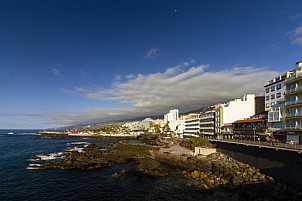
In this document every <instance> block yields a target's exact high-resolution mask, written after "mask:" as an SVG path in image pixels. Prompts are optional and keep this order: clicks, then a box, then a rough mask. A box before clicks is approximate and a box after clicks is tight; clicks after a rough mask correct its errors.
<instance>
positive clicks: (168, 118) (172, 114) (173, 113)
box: [164, 109, 179, 124]
mask: <svg viewBox="0 0 302 201" xmlns="http://www.w3.org/2000/svg"><path fill="white" fill-rule="evenodd" d="M178 118H179V111H178V109H173V110H170V111H169V112H168V113H167V114H165V115H164V123H165V124H166V123H167V122H173V121H177V120H178Z"/></svg>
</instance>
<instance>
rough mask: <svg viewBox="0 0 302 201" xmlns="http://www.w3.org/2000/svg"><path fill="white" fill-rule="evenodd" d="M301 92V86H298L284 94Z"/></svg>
mask: <svg viewBox="0 0 302 201" xmlns="http://www.w3.org/2000/svg"><path fill="white" fill-rule="evenodd" d="M300 90H302V86H298V87H295V88H292V89H288V90H286V94H289V93H292V92H295V91H300Z"/></svg>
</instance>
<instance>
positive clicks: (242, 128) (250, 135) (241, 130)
mask: <svg viewBox="0 0 302 201" xmlns="http://www.w3.org/2000/svg"><path fill="white" fill-rule="evenodd" d="M266 122H267V112H264V113H263V114H256V115H253V116H251V117H250V118H249V119H244V120H237V121H235V122H233V135H234V137H235V138H246V139H254V140H258V139H259V138H261V139H262V140H265V138H266V133H267V127H266Z"/></svg>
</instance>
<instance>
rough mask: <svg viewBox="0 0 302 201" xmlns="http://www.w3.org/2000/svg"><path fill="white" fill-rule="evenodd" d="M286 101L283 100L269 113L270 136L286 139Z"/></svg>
mask: <svg viewBox="0 0 302 201" xmlns="http://www.w3.org/2000/svg"><path fill="white" fill-rule="evenodd" d="M284 116H285V99H281V100H280V101H279V102H278V103H277V104H275V105H274V106H273V107H272V108H271V109H270V110H269V111H268V120H267V127H268V134H269V135H274V136H276V135H284V137H285V132H284V129H285V123H284V120H285V119H284Z"/></svg>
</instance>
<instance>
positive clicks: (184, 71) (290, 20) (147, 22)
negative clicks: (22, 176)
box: [0, 0, 302, 128]
mask: <svg viewBox="0 0 302 201" xmlns="http://www.w3.org/2000/svg"><path fill="white" fill-rule="evenodd" d="M301 7H302V2H301V1H298V0H296V1H293V0H288V1H277V0H274V1H273V0H272V1H260V0H259V1H254V0H253V1H252V0H250V1H241V0H234V1H222V0H221V1H211V0H208V1H190V0H186V1H184V0H183V1H177V0H171V1H170V0H165V1H142V0H136V1H134V0H133V1H131V0H129V1H114V0H110V1H25V0H22V1H13V0H12V1H4V0H3V1H0V71H1V74H0V90H1V92H2V96H1V97H3V98H1V102H0V104H1V105H2V106H1V111H0V128H46V127H53V126H60V125H69V124H75V123H80V122H86V121H103V120H107V119H108V120H110V119H118V118H124V117H125V116H127V114H129V115H130V114H131V115H130V116H137V115H148V114H150V115H151V114H163V113H165V112H166V110H168V109H169V108H171V107H178V108H180V109H182V110H183V111H181V112H186V111H185V110H189V109H194V107H201V106H205V105H207V104H210V103H211V100H212V102H213V103H215V102H218V101H226V100H228V99H229V98H232V96H241V95H243V93H259V94H260V93H261V90H262V88H261V87H262V86H263V85H264V84H265V80H266V81H267V80H268V79H271V78H272V77H270V76H274V75H276V74H278V73H282V72H285V71H287V70H291V69H293V68H294V64H295V62H297V61H299V60H301V59H302V54H301V53H302V12H301ZM202 65H205V66H207V67H204V66H202ZM200 66H202V67H200ZM198 67H200V68H198ZM234 68H236V70H234ZM237 68H239V69H237ZM167 69H170V71H171V72H170V71H167ZM194 69H195V70H196V69H197V70H196V71H197V72H195V71H194ZM198 70H200V71H198ZM236 71H238V72H239V73H236ZM255 72H256V73H255ZM190 73H192V75H190V76H189V77H186V78H185V79H184V80H182V79H180V80H178V79H177V78H179V77H180V76H184V75H189V74H190ZM194 73H197V74H194ZM226 73H229V74H228V75H227V76H229V77H228V79H229V80H232V79H235V81H234V83H233V85H231V86H230V87H231V88H227V87H226V88H224V89H223V91H222V92H219V90H222V89H220V88H219V87H221V86H227V85H228V84H229V83H226V84H225V83H223V82H222V81H224V82H227V81H228V80H221V78H220V77H219V76H217V75H222V74H226ZM257 73H259V74H261V75H263V76H265V77H261V79H260V78H259V75H258V74H257ZM211 76H213V77H211ZM253 76H255V77H253ZM210 77H211V80H210V81H211V83H212V84H211V85H210V84H209V80H207V79H208V78H210ZM172 78H175V80H177V82H176V83H174V84H169V83H170V82H171V80H173V79H172ZM258 78H259V79H258ZM194 79H196V80H198V81H196V82H195V81H194ZM215 79H218V80H215ZM247 79H249V80H247ZM250 79H254V80H253V83H254V85H255V86H253V84H252V83H249V82H250V81H251V80H250ZM206 80H207V81H206ZM240 82H242V83H240ZM193 83H194V84H193ZM196 83H199V84H198V86H196V87H197V89H196V90H197V91H196V93H193V94H190V93H189V92H188V91H190V88H192V87H193V88H195V85H196ZM213 83H217V84H213ZM243 83H244V84H243ZM246 83H249V84H250V85H247V86H244V87H242V89H240V90H239V89H238V90H235V91H236V92H234V93H225V92H228V91H234V90H233V89H232V87H234V86H235V85H236V84H239V85H246ZM205 86H207V88H198V87H205ZM238 87H239V86H238ZM177 89H178V90H177ZM249 89H250V90H249ZM174 90H176V91H174ZM198 90H199V91H198ZM215 90H218V91H217V93H219V94H220V95H219V96H217V94H216V95H215V93H213V92H211V93H208V92H210V91H215ZM164 92H165V93H164ZM196 94H199V96H197V95H196ZM222 94H225V95H222ZM179 96H181V97H187V98H186V99H185V100H186V101H185V102H184V100H182V99H181V98H179ZM205 97H207V98H205ZM209 97H210V98H211V99H209ZM176 99H177V100H179V101H178V102H176V101H175V100H176ZM104 108H114V109H112V110H114V111H115V114H114V115H113V116H112V114H109V113H110V111H107V110H106V109H104ZM124 110H125V111H124ZM88 113H95V115H94V116H93V118H88V117H89V115H87V114H88ZM67 114H68V115H67ZM118 114H123V115H124V116H123V115H120V116H119V115H118ZM85 115H87V116H85Z"/></svg>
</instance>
